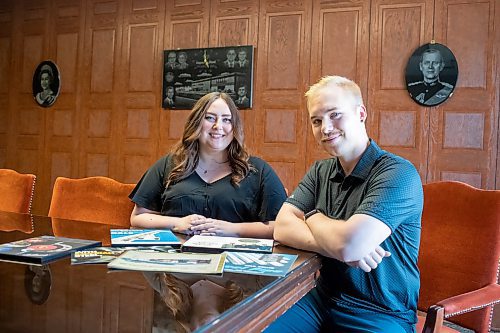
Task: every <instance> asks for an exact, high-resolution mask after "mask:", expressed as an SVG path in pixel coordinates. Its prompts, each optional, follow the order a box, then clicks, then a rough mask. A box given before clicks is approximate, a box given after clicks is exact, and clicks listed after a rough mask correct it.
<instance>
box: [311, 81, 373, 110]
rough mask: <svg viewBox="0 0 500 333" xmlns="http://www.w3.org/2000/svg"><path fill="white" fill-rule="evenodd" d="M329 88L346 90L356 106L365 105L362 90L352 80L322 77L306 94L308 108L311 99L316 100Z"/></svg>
mask: <svg viewBox="0 0 500 333" xmlns="http://www.w3.org/2000/svg"><path fill="white" fill-rule="evenodd" d="M329 86H336V87H339V88H342V89H344V90H345V92H346V93H349V94H350V95H351V96H352V98H353V100H354V103H355V104H358V105H364V103H363V96H362V95H361V89H359V86H358V85H357V84H356V83H355V82H354V81H352V80H349V79H347V78H345V77H343V76H337V75H328V76H324V77H322V78H321V79H320V80H319V81H318V82H316V83H315V84H313V85H312V86H310V87H309V90H307V92H306V93H305V96H306V100H307V107H308V108H309V102H310V100H311V99H313V98H315V97H316V96H317V95H318V94H319V92H320V91H321V90H323V89H325V88H328V87H329Z"/></svg>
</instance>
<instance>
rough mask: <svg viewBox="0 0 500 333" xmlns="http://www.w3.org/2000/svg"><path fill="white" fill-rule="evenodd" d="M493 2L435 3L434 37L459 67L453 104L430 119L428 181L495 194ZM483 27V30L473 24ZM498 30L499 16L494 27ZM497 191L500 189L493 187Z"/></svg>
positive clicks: (454, 1)
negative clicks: (456, 183)
mask: <svg viewBox="0 0 500 333" xmlns="http://www.w3.org/2000/svg"><path fill="white" fill-rule="evenodd" d="M495 5H497V6H498V2H495V1H467V2H466V3H464V2H463V1H456V0H453V1H452V0H445V1H442V2H439V3H436V13H435V14H436V15H435V28H434V29H435V36H436V39H437V41H438V42H441V43H442V44H445V45H447V46H448V47H449V48H450V49H451V50H452V51H453V53H454V54H455V57H456V58H457V61H458V69H459V77H458V81H457V87H456V88H455V91H454V94H453V98H451V99H450V100H449V101H447V102H446V103H443V104H442V105H441V106H439V107H437V108H434V109H433V112H432V113H431V114H430V124H431V126H430V136H431V139H430V145H429V176H428V178H427V181H429V182H430V181H437V180H441V179H444V177H447V178H450V175H454V176H453V177H455V179H456V180H462V181H465V182H468V183H470V184H472V185H475V186H477V187H481V188H495V171H496V170H495V168H496V165H497V163H498V161H497V160H496V156H497V149H498V148H497V147H498V142H497V139H498V83H497V84H496V85H495V83H494V82H495V80H496V79H497V78H496V76H498V72H495V67H496V66H497V64H496V63H495V62H496V61H498V60H497V59H498V44H497V47H496V48H495V43H494V41H495V39H497V40H498V34H499V32H498V29H496V36H495V29H494V26H495V24H494V18H495V15H494V14H495ZM477 22H481V24H477ZM496 24H497V25H498V16H497V22H496ZM497 187H498V185H497Z"/></svg>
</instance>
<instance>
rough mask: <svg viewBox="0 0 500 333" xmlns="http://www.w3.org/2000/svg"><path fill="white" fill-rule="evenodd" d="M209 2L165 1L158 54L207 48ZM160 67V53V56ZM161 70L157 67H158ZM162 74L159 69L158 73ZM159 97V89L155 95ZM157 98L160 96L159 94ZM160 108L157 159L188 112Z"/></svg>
mask: <svg viewBox="0 0 500 333" xmlns="http://www.w3.org/2000/svg"><path fill="white" fill-rule="evenodd" d="M209 16H210V1H209V0H175V1H167V3H166V6H165V33H164V38H163V48H162V50H172V49H177V48H200V47H207V46H208V36H209ZM161 59H162V64H163V52H162V58H161ZM160 68H161V67H160ZM160 71H161V72H162V73H163V68H161V69H160ZM160 93H161V88H160V90H159V93H158V94H160ZM160 96H161V94H160ZM159 108H160V121H159V123H160V129H159V131H160V133H159V141H160V143H159V147H158V153H157V155H158V157H159V156H161V155H164V154H166V153H167V152H168V151H169V150H170V148H171V147H172V146H173V145H174V144H175V143H176V142H177V141H178V140H179V138H180V137H181V135H182V130H183V128H184V122H185V120H186V118H187V115H188V110H163V109H161V105H159Z"/></svg>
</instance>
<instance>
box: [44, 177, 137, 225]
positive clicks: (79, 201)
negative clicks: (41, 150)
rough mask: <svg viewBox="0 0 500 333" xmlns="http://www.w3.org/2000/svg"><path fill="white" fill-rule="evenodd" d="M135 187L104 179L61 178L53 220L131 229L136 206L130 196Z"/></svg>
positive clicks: (54, 199) (51, 212) (56, 187)
mask: <svg viewBox="0 0 500 333" xmlns="http://www.w3.org/2000/svg"><path fill="white" fill-rule="evenodd" d="M134 187H135V185H134V184H123V183H120V182H118V181H116V180H114V179H111V178H108V177H101V176H98V177H88V178H80V179H72V178H65V177H57V179H56V181H55V183H54V189H53V191H52V200H51V202H50V209H49V216H50V217H55V218H59V219H67V220H80V221H87V222H97V223H104V224H112V225H116V226H120V227H124V228H129V227H130V214H131V213H132V209H133V208H134V203H133V202H132V201H130V199H129V198H128V195H129V194H130V192H132V189H133V188H134Z"/></svg>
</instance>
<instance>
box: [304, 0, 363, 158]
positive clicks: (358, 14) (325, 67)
mask: <svg viewBox="0 0 500 333" xmlns="http://www.w3.org/2000/svg"><path fill="white" fill-rule="evenodd" d="M339 26H342V27H343V28H342V29H339V28H338V27H339ZM369 27H370V3H369V2H367V1H350V2H332V1H324V0H316V1H315V2H314V4H313V18H312V37H311V44H312V45H311V63H312V64H316V65H312V66H311V78H310V84H314V83H316V82H317V81H318V80H319V79H320V78H321V77H323V76H326V75H340V76H344V77H347V78H350V79H352V80H354V81H355V82H356V83H358V85H359V86H360V88H361V93H362V94H363V97H364V98H365V104H367V103H368V99H367V90H368V56H369V52H368V42H369ZM306 115H307V112H306ZM370 118H371V115H370V116H369V118H368V119H370ZM306 123H307V144H306V147H307V162H306V165H307V166H310V165H311V164H312V163H313V162H314V161H315V160H318V159H322V158H327V157H329V155H328V154H327V153H326V152H325V151H324V150H323V148H322V147H321V146H319V145H318V144H317V143H316V140H315V139H314V137H313V136H312V130H311V126H310V123H309V117H306Z"/></svg>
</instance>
